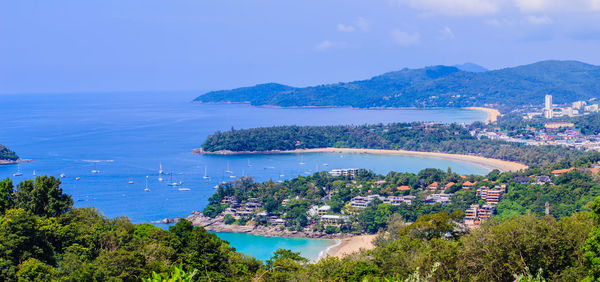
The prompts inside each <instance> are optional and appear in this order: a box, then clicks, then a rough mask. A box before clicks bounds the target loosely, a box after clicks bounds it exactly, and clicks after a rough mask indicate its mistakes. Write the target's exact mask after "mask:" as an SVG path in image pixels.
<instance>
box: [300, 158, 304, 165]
mask: <svg viewBox="0 0 600 282" xmlns="http://www.w3.org/2000/svg"><path fill="white" fill-rule="evenodd" d="M300 165H304V157H303V156H300Z"/></svg>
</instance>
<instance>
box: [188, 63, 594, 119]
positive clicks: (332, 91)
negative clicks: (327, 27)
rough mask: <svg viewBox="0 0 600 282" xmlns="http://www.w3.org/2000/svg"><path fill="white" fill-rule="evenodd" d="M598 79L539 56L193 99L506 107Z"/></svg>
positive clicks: (583, 91) (576, 93) (581, 89)
mask: <svg viewBox="0 0 600 282" xmlns="http://www.w3.org/2000/svg"><path fill="white" fill-rule="evenodd" d="M598 80H600V67H599V66H594V65H590V64H585V63H582V62H578V61H541V62H537V63H533V64H529V65H523V66H517V67H510V68H504V69H499V70H491V71H483V72H471V71H465V70H461V69H460V68H457V67H453V66H430V67H425V68H421V69H402V70H400V71H394V72H388V73H385V74H382V75H379V76H375V77H372V78H370V79H366V80H360V81H352V82H340V83H333V84H325V85H318V86H310V87H292V86H287V85H282V84H277V83H267V84H260V85H256V86H252V87H243V88H237V89H233V90H219V91H212V92H208V93H205V94H203V95H201V96H199V97H197V98H196V99H195V100H194V101H196V102H201V103H250V104H252V105H255V106H267V105H270V106H280V107H301V106H343V107H356V108H381V107H383V108H386V107H387V108H393V107H413V108H428V107H429V108H430V107H451V108H453V107H492V108H496V109H499V110H501V111H508V110H511V109H513V108H515V107H521V106H527V105H531V104H535V103H537V101H538V100H539V99H541V98H543V96H544V95H546V94H552V95H554V97H555V101H556V102H557V103H566V102H573V101H575V100H584V99H590V98H594V97H596V96H597V93H598V92H599V91H600V89H599V88H598V84H597V83H596V82H597V81H598ZM507 97H518V98H517V99H506V98H507Z"/></svg>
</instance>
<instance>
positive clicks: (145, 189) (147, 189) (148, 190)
mask: <svg viewBox="0 0 600 282" xmlns="http://www.w3.org/2000/svg"><path fill="white" fill-rule="evenodd" d="M148 177H149V176H148V175H146V188H144V191H146V192H150V188H148Z"/></svg>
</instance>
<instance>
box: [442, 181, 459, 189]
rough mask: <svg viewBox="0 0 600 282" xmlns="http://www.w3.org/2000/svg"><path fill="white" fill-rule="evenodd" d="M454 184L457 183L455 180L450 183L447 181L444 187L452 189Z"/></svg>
mask: <svg viewBox="0 0 600 282" xmlns="http://www.w3.org/2000/svg"><path fill="white" fill-rule="evenodd" d="M454 184H456V183H454V182H448V183H446V185H445V186H444V187H445V188H446V189H450V188H451V187H452V186H454Z"/></svg>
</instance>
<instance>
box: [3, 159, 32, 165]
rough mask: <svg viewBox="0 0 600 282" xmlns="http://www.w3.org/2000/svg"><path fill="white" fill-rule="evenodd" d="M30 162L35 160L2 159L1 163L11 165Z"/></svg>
mask: <svg viewBox="0 0 600 282" xmlns="http://www.w3.org/2000/svg"><path fill="white" fill-rule="evenodd" d="M30 162H33V160H31V159H18V160H16V161H12V160H0V165H11V164H19V163H30Z"/></svg>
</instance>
